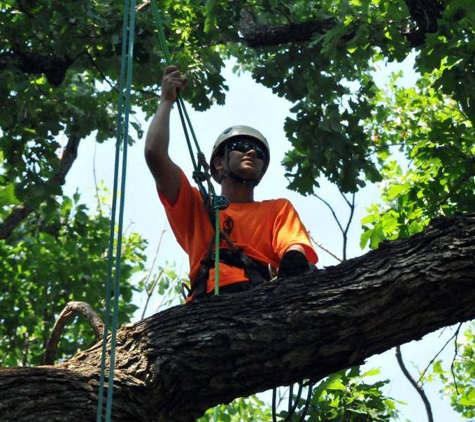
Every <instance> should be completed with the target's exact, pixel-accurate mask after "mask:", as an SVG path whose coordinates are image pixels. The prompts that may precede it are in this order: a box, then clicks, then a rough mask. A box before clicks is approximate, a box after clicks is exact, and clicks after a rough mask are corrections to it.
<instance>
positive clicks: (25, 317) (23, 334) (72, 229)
mask: <svg viewBox="0 0 475 422" xmlns="http://www.w3.org/2000/svg"><path fill="white" fill-rule="evenodd" d="M79 199H80V197H79V194H75V195H74V197H73V198H72V199H70V198H67V197H63V198H62V199H61V201H58V202H57V203H56V204H55V206H51V202H49V203H48V208H47V209H45V208H46V206H44V207H42V209H40V210H39V212H38V213H36V214H35V215H33V216H32V217H31V218H29V219H28V220H27V221H25V222H24V224H22V225H21V226H20V227H18V229H17V231H16V232H15V233H14V235H13V236H11V237H10V238H9V239H8V241H5V242H2V243H0V257H1V261H2V263H3V265H2V266H1V268H0V283H1V289H0V290H1V292H2V294H1V295H0V338H1V339H2V342H1V343H2V348H1V351H0V362H1V364H2V366H17V365H22V366H24V365H37V364H39V363H40V362H41V359H42V356H43V353H44V351H45V346H46V342H47V340H48V338H49V335H50V333H51V329H52V327H53V324H54V323H55V321H56V318H57V317H58V315H59V313H60V312H61V311H62V310H63V309H64V307H65V305H66V304H67V303H68V302H70V301H85V302H88V303H89V304H90V305H91V306H93V307H94V308H95V309H97V310H98V311H99V312H100V311H101V310H102V311H103V310H104V307H105V303H104V296H105V283H106V280H107V259H106V257H107V255H106V254H107V247H108V242H109V240H108V239H109V230H110V227H109V226H110V222H109V219H108V218H107V217H105V216H102V215H100V214H98V215H94V214H90V213H89V212H88V209H87V207H86V206H85V205H83V204H81V203H80V202H79ZM3 204H4V202H1V203H0V205H3ZM0 210H3V208H2V207H1V206H0ZM3 213H4V212H3V211H2V212H0V215H1V214H3ZM144 248H145V242H144V240H143V239H141V238H140V237H139V236H138V235H136V234H131V235H130V236H128V237H127V238H126V239H124V243H123V257H124V259H123V261H122V264H121V276H122V280H123V282H122V286H121V299H120V314H119V316H120V322H121V323H124V322H127V321H129V319H130V317H131V315H132V313H133V312H134V311H135V309H136V306H135V305H134V304H132V303H131V301H132V294H133V292H134V291H135V290H136V288H135V287H134V286H133V284H132V283H131V276H132V274H133V273H134V272H136V271H138V270H141V269H143V262H144V258H145V257H144V255H143V250H144ZM101 316H102V315H101ZM94 341H95V338H94V335H93V333H92V329H91V328H90V327H89V324H88V322H87V321H85V320H84V319H83V318H82V317H77V318H76V319H75V321H74V322H72V323H70V324H68V326H67V330H66V332H65V333H64V335H63V336H62V338H61V342H60V348H59V350H58V354H57V357H58V358H66V357H68V356H72V355H73V354H75V353H76V352H77V351H78V349H82V348H86V347H87V346H90V345H92V344H93V342H94Z"/></svg>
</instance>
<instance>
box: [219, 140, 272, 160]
mask: <svg viewBox="0 0 475 422" xmlns="http://www.w3.org/2000/svg"><path fill="white" fill-rule="evenodd" d="M251 149H253V150H254V151H255V152H256V157H257V158H259V160H265V158H266V157H267V151H266V150H265V148H264V147H263V146H262V145H261V144H259V143H257V142H254V141H250V140H247V139H239V140H236V141H231V142H229V143H228V151H238V152H248V151H250V150H251Z"/></svg>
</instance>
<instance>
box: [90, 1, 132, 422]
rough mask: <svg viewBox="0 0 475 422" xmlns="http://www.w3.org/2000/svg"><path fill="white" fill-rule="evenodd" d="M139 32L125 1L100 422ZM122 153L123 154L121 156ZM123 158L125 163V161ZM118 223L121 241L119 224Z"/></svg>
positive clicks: (113, 321) (116, 290) (114, 322)
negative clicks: (136, 31) (133, 69)
mask: <svg viewBox="0 0 475 422" xmlns="http://www.w3.org/2000/svg"><path fill="white" fill-rule="evenodd" d="M134 30H135V0H125V4H124V16H123V29H122V51H121V66H120V76H119V101H118V106H117V108H118V110H117V120H116V146H115V149H116V150H115V160H114V183H113V197H112V211H111V214H112V215H111V224H110V238H109V250H108V257H107V283H106V309H105V317H104V335H103V343H102V356H101V374H100V380H99V397H98V404H97V418H96V420H97V422H101V421H102V420H103V419H102V418H103V416H104V386H105V379H106V366H107V352H108V350H107V339H108V333H109V326H110V325H111V327H110V332H111V339H110V357H109V376H108V378H107V385H108V388H107V401H106V411H105V419H104V420H105V421H106V422H110V421H111V415H112V402H113V391H114V388H113V386H114V366H115V349H116V343H117V326H118V319H119V298H120V263H121V257H122V227H123V219H124V205H125V183H126V170H127V140H128V136H129V131H128V127H129V114H130V91H131V85H132V64H133V48H134ZM121 152H122V154H121ZM121 155H122V160H121ZM119 175H120V180H121V184H120V192H121V195H120V201H119V209H118V211H117V202H118V199H117V198H118V196H119V195H118V192H119V191H118V186H119ZM117 219H118V223H117V241H116V240H115V234H116V220H117ZM112 295H113V303H112Z"/></svg>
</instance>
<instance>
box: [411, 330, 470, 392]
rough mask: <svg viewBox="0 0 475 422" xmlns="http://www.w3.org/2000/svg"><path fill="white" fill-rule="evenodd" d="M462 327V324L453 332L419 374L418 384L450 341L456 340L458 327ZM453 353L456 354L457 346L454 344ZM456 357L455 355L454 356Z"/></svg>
mask: <svg viewBox="0 0 475 422" xmlns="http://www.w3.org/2000/svg"><path fill="white" fill-rule="evenodd" d="M461 326H462V324H460V325H459V326H458V328H457V331H456V332H455V334H454V335H453V336H452V337H450V338H449V339H448V340H447V341H446V342H445V344H444V345H443V346H442V348H441V349H440V350H439V351H438V352H437V353H436V355H435V356H434V357H433V358H432V359H431V361H430V362H429V364H428V365H427V366H426V367H425V369H424V370H423V371H422V373H421V376H420V377H419V380H418V381H417V382H418V383H419V382H421V380H422V378H424V375H425V374H426V372H427V371H428V370H429V368H430V367H431V366H432V364H433V363H434V362H435V360H436V359H437V356H439V355H440V354H441V353H442V352H443V351H444V349H445V348H446V347H447V345H448V344H449V343H450V342H451V341H452V339H454V338H456V337H457V335H458V332H459V330H460V327H461ZM455 351H456V352H457V344H455ZM455 356H457V354H456V355H455Z"/></svg>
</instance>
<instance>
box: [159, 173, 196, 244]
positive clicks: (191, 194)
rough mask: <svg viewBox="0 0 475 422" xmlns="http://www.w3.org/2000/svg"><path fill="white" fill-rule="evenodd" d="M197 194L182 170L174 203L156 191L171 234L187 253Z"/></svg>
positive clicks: (192, 229)
mask: <svg viewBox="0 0 475 422" xmlns="http://www.w3.org/2000/svg"><path fill="white" fill-rule="evenodd" d="M197 195H198V196H199V192H198V191H197V189H195V188H193V187H192V186H191V185H190V182H189V180H188V179H187V177H186V176H185V174H184V173H183V171H182V172H181V177H180V189H179V191H178V197H177V199H176V201H175V202H174V203H171V202H170V201H169V200H168V198H166V197H165V196H164V195H163V194H162V193H161V192H160V191H158V197H159V198H160V201H161V202H162V204H163V207H164V209H165V213H166V215H167V218H168V222H169V223H170V227H171V229H172V231H173V234H174V235H175V237H176V239H177V241H178V243H179V244H180V246H181V247H182V248H183V249H184V250H185V252H187V253H188V252H189V250H190V244H191V241H192V236H193V231H194V227H193V225H194V221H195V220H194V218H192V216H193V215H194V212H195V207H196V206H197ZM198 199H199V198H198Z"/></svg>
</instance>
